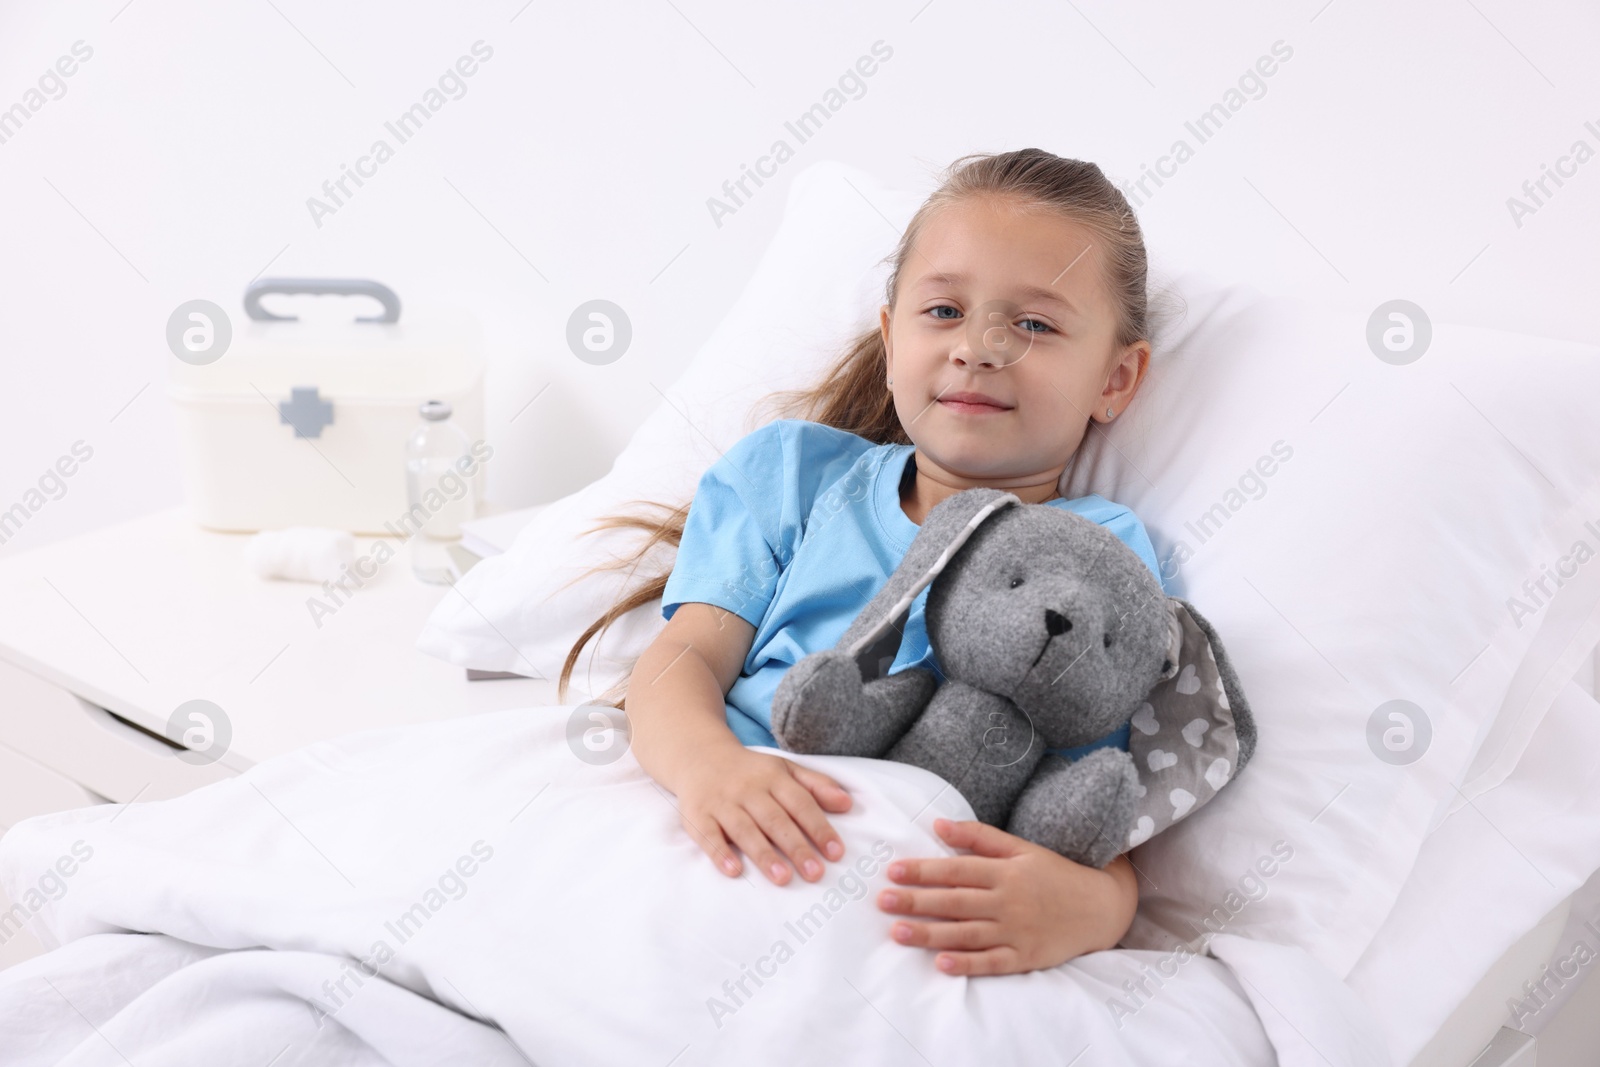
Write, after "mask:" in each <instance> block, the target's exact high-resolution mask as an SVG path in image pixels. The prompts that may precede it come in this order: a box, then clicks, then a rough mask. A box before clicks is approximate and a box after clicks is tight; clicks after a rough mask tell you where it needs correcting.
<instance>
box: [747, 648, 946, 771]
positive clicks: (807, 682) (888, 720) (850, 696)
mask: <svg viewBox="0 0 1600 1067" xmlns="http://www.w3.org/2000/svg"><path fill="white" fill-rule="evenodd" d="M938 685H939V682H938V679H937V678H936V677H935V676H934V674H933V672H932V671H928V670H923V669H922V668H920V667H908V668H906V669H905V670H902V671H898V672H896V673H894V674H891V675H889V676H888V677H886V678H874V679H873V680H872V681H870V682H863V681H862V680H861V668H860V666H859V665H858V664H857V662H856V658H855V657H854V656H852V655H850V654H849V653H848V652H845V651H842V650H840V649H829V650H827V651H823V652H813V653H812V654H811V655H809V656H806V657H805V658H804V659H802V660H801V661H800V662H799V663H796V664H795V665H794V666H793V667H790V668H789V669H788V670H787V671H786V672H784V676H783V680H782V681H780V682H779V683H778V689H777V692H775V693H774V694H773V695H772V716H771V717H772V735H773V736H774V737H776V738H777V739H778V744H779V745H781V746H782V747H783V748H785V749H787V750H789V751H790V752H804V753H807V754H810V755H826V756H873V757H877V756H882V755H883V754H884V753H885V752H887V751H888V750H889V747H890V746H891V745H893V744H894V743H895V741H896V740H897V739H899V737H900V736H901V735H902V734H904V733H905V732H906V729H907V728H908V727H909V726H910V725H911V724H912V723H913V722H915V721H916V719H917V717H918V716H919V715H921V714H922V709H923V708H925V707H927V705H928V701H929V699H930V698H931V697H932V696H933V694H934V690H935V689H937V688H938Z"/></svg>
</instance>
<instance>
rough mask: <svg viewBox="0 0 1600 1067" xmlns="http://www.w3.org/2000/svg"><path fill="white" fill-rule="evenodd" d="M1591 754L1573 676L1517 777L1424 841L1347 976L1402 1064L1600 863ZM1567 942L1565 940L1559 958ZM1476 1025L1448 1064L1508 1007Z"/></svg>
mask: <svg viewBox="0 0 1600 1067" xmlns="http://www.w3.org/2000/svg"><path fill="white" fill-rule="evenodd" d="M1596 751H1600V702H1597V701H1596V700H1595V698H1594V697H1592V696H1590V695H1589V694H1588V693H1586V692H1584V691H1583V690H1581V689H1580V688H1579V687H1578V686H1577V684H1576V683H1574V682H1570V681H1569V682H1568V683H1567V684H1566V685H1565V686H1564V687H1563V689H1562V690H1561V693H1560V695H1559V696H1558V697H1557V699H1556V700H1555V701H1554V702H1553V703H1552V704H1551V707H1550V710H1549V714H1547V715H1546V716H1545V719H1544V722H1542V723H1541V724H1540V726H1539V729H1538V730H1537V732H1536V733H1535V734H1534V736H1533V738H1532V741H1531V743H1530V744H1529V745H1528V749H1527V752H1526V754H1525V755H1524V757H1523V759H1522V760H1521V762H1519V763H1518V764H1517V766H1516V767H1515V769H1514V770H1513V772H1512V774H1510V775H1509V776H1508V777H1507V778H1506V780H1505V781H1504V782H1502V783H1500V785H1498V786H1497V787H1495V788H1494V789H1493V790H1491V791H1489V792H1488V793H1487V794H1486V795H1485V796H1483V797H1481V798H1479V799H1478V800H1475V801H1474V802H1473V807H1474V809H1475V810H1473V811H1462V812H1456V813H1455V814H1452V815H1451V816H1450V817H1449V818H1448V819H1446V820H1445V821H1444V824H1443V825H1441V826H1440V827H1439V828H1438V829H1437V830H1435V831H1434V832H1433V833H1431V834H1429V835H1428V839H1427V840H1426V841H1425V842H1423V846H1422V850H1421V852H1420V853H1419V854H1418V857H1417V865H1416V867H1415V868H1414V869H1413V870H1412V872H1411V877H1410V879H1408V880H1407V882H1406V887H1405V891H1404V892H1403V893H1401V895H1400V899H1399V901H1398V902H1397V903H1396V904H1395V907H1394V910H1393V911H1392V912H1391V913H1390V914H1389V917H1388V918H1387V919H1386V920H1384V924H1383V927H1382V928H1381V929H1380V930H1379V931H1378V934H1377V936H1376V937H1375V938H1374V939H1373V942H1372V944H1371V945H1369V946H1368V947H1367V951H1366V953H1365V954H1363V955H1362V957H1361V959H1360V960H1359V961H1358V962H1357V964H1356V966H1355V968H1354V969H1353V970H1352V971H1351V972H1350V974H1349V975H1348V976H1347V978H1346V982H1347V983H1348V984H1349V986H1350V988H1351V989H1353V990H1354V991H1355V992H1356V993H1357V994H1359V995H1360V996H1361V998H1362V999H1363V1000H1365V1001H1366V1002H1367V1003H1368V1004H1370V1005H1371V1006H1372V1008H1373V1013H1374V1014H1375V1015H1376V1016H1377V1017H1378V1019H1379V1022H1380V1024H1381V1027H1382V1029H1383V1031H1384V1033H1385V1035H1386V1037H1387V1039H1388V1042H1389V1048H1390V1052H1391V1054H1392V1055H1393V1057H1394V1062H1395V1063H1397V1064H1398V1063H1407V1064H1409V1063H1411V1062H1412V1061H1413V1060H1415V1059H1416V1058H1417V1054H1418V1053H1419V1052H1421V1051H1422V1049H1423V1048H1424V1046H1427V1045H1428V1044H1429V1042H1430V1041H1431V1040H1433V1038H1434V1036H1435V1035H1436V1034H1438V1032H1439V1028H1440V1027H1441V1026H1443V1025H1444V1023H1445V1021H1446V1020H1447V1019H1449V1018H1450V1017H1451V1016H1452V1015H1453V1014H1454V1013H1455V1012H1456V1010H1457V1009H1458V1008H1459V1007H1460V1005H1461V1003H1462V1001H1463V1000H1464V999H1465V998H1466V997H1467V995H1468V994H1469V993H1473V992H1474V991H1475V987H1476V986H1477V984H1478V983H1479V982H1480V981H1482V979H1483V977H1484V975H1485V974H1486V973H1487V972H1488V970H1489V968H1490V967H1491V966H1492V965H1493V964H1494V963H1495V961H1497V960H1499V959H1500V957H1501V955H1502V954H1503V953H1504V952H1505V951H1506V949H1508V948H1510V947H1511V946H1512V945H1513V944H1515V943H1516V942H1517V941H1518V940H1519V939H1520V938H1521V937H1522V936H1523V935H1524V934H1526V933H1527V932H1528V931H1529V930H1531V929H1532V928H1533V927H1534V925H1535V924H1536V923H1538V922H1539V920H1540V919H1541V918H1542V917H1544V916H1545V915H1546V914H1547V913H1549V911H1550V910H1551V909H1552V908H1553V907H1555V906H1556V905H1557V904H1558V903H1560V902H1561V901H1563V900H1565V899H1566V898H1567V897H1568V896H1570V895H1571V894H1572V893H1573V892H1575V891H1576V890H1577V889H1578V888H1579V887H1580V886H1582V885H1583V884H1584V882H1585V881H1586V880H1587V879H1588V878H1589V876H1590V875H1591V874H1592V873H1593V872H1594V871H1595V870H1596V869H1600V819H1596V818H1595V817H1594V813H1595V811H1596V809H1597V808H1600V776H1596V775H1595V773H1594V753H1595V752H1596ZM1247 773H1248V772H1247ZM1582 917H1583V918H1584V919H1589V918H1590V916H1589V915H1588V914H1587V913H1584V914H1583V916H1582ZM1572 947H1573V943H1572V941H1570V940H1566V939H1563V940H1562V941H1560V942H1557V945H1556V950H1555V955H1556V956H1557V957H1558V958H1559V957H1563V956H1568V955H1570V954H1571V953H1572ZM1591 947H1592V945H1591ZM1553 970H1554V969H1553ZM1571 977H1572V976H1571V974H1570V973H1569V974H1568V975H1567V979H1568V980H1571ZM1519 995H1520V994H1519ZM1494 1006H1495V1008H1497V1009H1499V1008H1502V1007H1504V1005H1503V1003H1497V1004H1495V1005H1494ZM1537 1006H1538V1002H1537V1001H1534V1000H1529V1001H1528V1002H1527V1003H1526V1004H1524V1005H1523V1008H1524V1011H1528V1010H1531V1009H1533V1008H1536V1007H1537ZM1544 1018H1546V1016H1545V1013H1544V1011H1540V1012H1538V1015H1537V1016H1536V1017H1535V1018H1534V1019H1531V1020H1530V1019H1528V1018H1527V1017H1526V1015H1524V1016H1523V1017H1522V1019H1521V1020H1520V1022H1521V1023H1522V1025H1520V1026H1516V1027H1515V1028H1516V1029H1520V1030H1529V1028H1530V1026H1534V1027H1535V1029H1534V1030H1530V1032H1536V1029H1537V1027H1536V1024H1538V1023H1542V1022H1543V1021H1544ZM1479 1021H1481V1022H1483V1023H1484V1024H1485V1026H1484V1028H1485V1029H1487V1030H1488V1032H1487V1033H1482V1032H1481V1031H1480V1032H1479V1033H1478V1034H1477V1035H1476V1036H1477V1037H1479V1038H1480V1039H1481V1040H1479V1041H1478V1042H1477V1043H1476V1044H1475V1045H1474V1047H1472V1048H1471V1049H1465V1048H1463V1049H1459V1050H1458V1051H1459V1052H1461V1053H1462V1055H1460V1056H1458V1057H1456V1058H1454V1059H1453V1060H1452V1062H1454V1063H1466V1062H1467V1061H1468V1060H1470V1059H1471V1057H1472V1053H1474V1052H1476V1051H1478V1049H1480V1048H1482V1047H1483V1044H1484V1043H1485V1042H1487V1041H1488V1040H1489V1038H1490V1037H1492V1036H1493V1035H1494V1029H1495V1028H1496V1027H1498V1026H1499V1025H1501V1024H1502V1023H1503V1024H1505V1025H1507V1026H1510V1025H1512V1017H1511V1013H1510V1011H1509V1010H1506V1011H1504V1012H1502V1013H1501V1014H1499V1015H1497V1016H1495V1017H1491V1018H1487V1019H1481V1020H1479ZM1462 1037H1463V1038H1466V1037H1467V1035H1465V1034H1464V1035H1462ZM1435 1051H1440V1050H1435ZM1431 1059H1432V1060H1433V1061H1434V1062H1443V1060H1444V1058H1443V1057H1437V1056H1436V1057H1431Z"/></svg>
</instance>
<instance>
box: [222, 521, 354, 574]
mask: <svg viewBox="0 0 1600 1067" xmlns="http://www.w3.org/2000/svg"><path fill="white" fill-rule="evenodd" d="M355 558H356V539H355V538H354V537H353V536H351V534H350V532H349V531H348V530H333V529H329V528H327V527H325V526H290V527H288V528H287V529H283V530H262V531H261V532H260V533H258V534H256V535H255V536H254V537H252V538H250V540H248V541H246V542H245V545H244V562H245V566H247V567H249V568H250V570H252V571H253V572H255V573H256V574H257V575H259V576H260V577H262V578H289V579H292V580H294V581H298V582H326V581H331V580H333V579H334V578H337V577H339V575H340V573H341V572H343V570H344V569H345V568H346V567H348V566H350V564H351V563H353V562H355Z"/></svg>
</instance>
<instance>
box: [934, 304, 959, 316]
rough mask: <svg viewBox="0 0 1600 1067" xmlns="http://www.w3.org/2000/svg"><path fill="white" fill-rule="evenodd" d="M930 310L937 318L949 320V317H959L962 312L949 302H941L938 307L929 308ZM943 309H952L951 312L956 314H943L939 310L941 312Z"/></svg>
mask: <svg viewBox="0 0 1600 1067" xmlns="http://www.w3.org/2000/svg"><path fill="white" fill-rule="evenodd" d="M928 311H929V313H930V314H932V315H933V317H934V318H936V319H947V320H948V319H952V318H957V317H959V316H960V314H961V312H959V311H956V309H955V308H953V307H951V306H950V305H949V304H939V305H938V306H936V307H931V308H929V309H928ZM941 311H950V312H954V314H951V315H941V314H939V312H941Z"/></svg>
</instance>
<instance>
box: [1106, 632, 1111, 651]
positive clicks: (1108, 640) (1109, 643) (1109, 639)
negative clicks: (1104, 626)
mask: <svg viewBox="0 0 1600 1067" xmlns="http://www.w3.org/2000/svg"><path fill="white" fill-rule="evenodd" d="M1105 646H1106V647H1107V648H1110V647H1111V632H1110V631H1109V630H1108V631H1106V637H1105Z"/></svg>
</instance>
